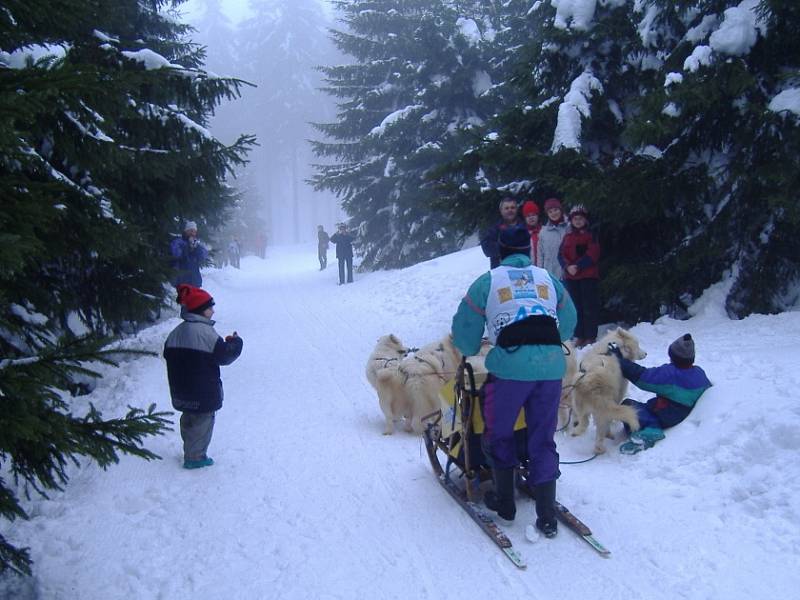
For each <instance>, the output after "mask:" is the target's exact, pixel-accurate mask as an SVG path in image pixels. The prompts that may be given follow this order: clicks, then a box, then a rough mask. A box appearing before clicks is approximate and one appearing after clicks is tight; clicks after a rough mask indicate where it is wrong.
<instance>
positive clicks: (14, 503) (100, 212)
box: [0, 0, 252, 573]
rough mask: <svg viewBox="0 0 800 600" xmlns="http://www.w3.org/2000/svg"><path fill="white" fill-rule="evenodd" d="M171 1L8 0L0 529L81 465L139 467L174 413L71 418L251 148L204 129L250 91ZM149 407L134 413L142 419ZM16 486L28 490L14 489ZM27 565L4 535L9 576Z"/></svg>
mask: <svg viewBox="0 0 800 600" xmlns="http://www.w3.org/2000/svg"><path fill="white" fill-rule="evenodd" d="M178 4H180V2H179V1H167V0H117V1H115V2H105V1H101V0H57V1H55V2H44V1H41V0H33V1H32V0H10V1H7V2H5V3H4V6H3V9H2V10H0V112H2V114H3V115H4V118H3V119H2V120H0V197H2V198H3V202H2V203H0V242H2V243H0V357H2V359H0V397H2V399H3V402H4V410H3V411H2V414H0V431H2V435H0V458H2V463H3V465H4V467H5V468H6V469H7V471H6V472H7V473H10V474H11V475H12V476H13V478H14V483H15V485H11V484H8V483H6V481H4V480H0V514H2V515H3V516H4V517H6V518H8V519H13V518H17V517H23V518H24V517H25V516H26V515H25V511H24V509H23V507H22V505H21V504H20V501H19V499H18V496H17V494H18V493H20V492H22V493H24V494H29V493H30V492H31V491H35V492H39V493H43V494H44V493H46V492H47V491H48V490H53V489H59V488H61V487H62V486H63V485H64V484H65V483H66V482H67V479H68V473H67V466H68V464H69V463H70V462H77V458H78V457H80V456H86V457H88V458H90V459H92V460H95V461H97V462H98V463H99V464H100V465H101V466H103V467H105V466H107V465H108V464H110V463H112V462H116V461H117V460H118V454H119V453H129V454H135V455H138V456H142V457H145V458H155V455H154V454H152V453H151V452H149V451H147V450H146V449H145V448H144V447H143V440H144V438H145V437H147V436H149V435H155V434H158V433H161V432H163V431H164V429H165V428H166V427H167V426H168V421H167V420H166V415H165V414H163V413H157V412H155V411H154V410H153V408H152V407H151V408H150V409H148V410H142V409H139V408H131V410H130V412H129V413H128V414H127V415H125V416H123V417H121V418H112V419H106V418H103V416H102V415H101V414H100V412H99V411H97V410H95V409H94V408H93V409H92V410H91V411H90V412H89V413H88V414H86V415H83V416H80V415H74V414H73V413H72V411H71V406H70V400H69V398H70V396H69V391H70V390H71V389H74V383H75V380H76V378H77V377H80V376H87V375H88V376H92V375H93V369H92V367H91V365H90V364H87V363H88V362H89V361H106V362H108V361H111V360H112V356H111V355H109V354H108V352H109V351H108V350H105V349H104V348H105V347H106V344H107V342H108V340H107V339H106V338H105V335H106V334H108V333H116V332H120V331H123V330H125V329H126V328H129V327H130V326H132V325H133V326H135V325H136V323H138V322H141V321H142V320H144V319H147V318H148V317H149V316H150V315H152V314H153V312H154V311H157V310H158V309H159V306H160V305H161V303H162V302H163V299H164V297H165V294H171V292H169V289H168V288H167V287H165V285H164V284H165V282H166V281H167V279H168V276H169V271H170V267H169V261H168V255H167V248H168V244H169V237H170V234H172V233H177V232H178V231H180V225H179V223H180V222H181V221H182V219H184V218H192V219H194V220H197V221H200V222H201V223H208V224H214V223H216V222H217V221H218V220H219V219H220V215H221V211H222V209H223V207H224V206H225V203H226V198H227V197H228V196H229V194H228V193H227V191H226V189H224V188H223V186H222V179H223V177H224V175H225V173H226V172H228V171H229V170H230V169H231V168H232V167H233V166H235V165H237V164H241V163H242V162H243V161H244V154H245V151H246V148H247V146H248V145H249V144H250V143H251V142H252V140H251V139H250V138H248V137H247V136H243V137H242V138H240V139H239V140H238V141H237V142H236V143H235V144H233V145H232V146H225V145H223V144H221V143H220V142H218V141H217V140H215V139H214V138H213V137H212V136H211V135H209V133H208V131H207V129H206V128H205V125H206V122H207V119H208V117H209V116H210V114H211V113H212V112H213V110H214V108H215V107H216V106H217V105H218V103H219V102H220V100H221V99H222V98H233V97H235V96H236V95H237V93H238V87H239V82H238V81H236V80H230V79H220V78H217V77H213V76H209V75H208V74H206V73H205V72H204V71H203V69H202V58H203V57H202V53H201V52H200V51H199V50H198V48H197V47H196V46H194V45H193V44H192V43H191V42H190V41H189V40H188V39H187V38H186V35H187V33H188V31H187V28H186V26H184V25H181V24H180V23H179V22H178V21H177V20H175V19H174V18H173V17H172V16H170V15H169V14H166V13H165V12H163V11H165V10H168V9H170V8H171V7H175V6H177V5H178ZM137 400H138V399H131V402H132V403H133V404H136V401H137ZM20 486H21V487H20ZM8 568H10V569H13V570H16V571H19V572H23V573H28V572H30V557H29V556H28V554H27V552H26V551H25V550H24V549H20V548H16V547H14V546H13V545H12V544H10V543H9V542H8V541H7V540H6V539H5V538H0V570H5V569H8Z"/></svg>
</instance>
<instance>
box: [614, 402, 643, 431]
mask: <svg viewBox="0 0 800 600" xmlns="http://www.w3.org/2000/svg"><path fill="white" fill-rule="evenodd" d="M611 418H612V419H614V420H616V421H622V422H623V423H625V424H626V425H627V426H628V427H630V428H631V431H639V427H640V425H639V417H638V415H637V414H636V409H635V408H633V407H632V406H627V405H626V404H617V405H616V406H615V407H614V409H613V410H612V411H611Z"/></svg>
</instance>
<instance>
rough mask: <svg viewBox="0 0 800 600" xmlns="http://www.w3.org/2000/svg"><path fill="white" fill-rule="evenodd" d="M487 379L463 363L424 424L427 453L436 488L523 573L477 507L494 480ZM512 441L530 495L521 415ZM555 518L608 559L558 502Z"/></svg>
mask: <svg viewBox="0 0 800 600" xmlns="http://www.w3.org/2000/svg"><path fill="white" fill-rule="evenodd" d="M486 377H487V374H486V373H485V372H478V373H476V372H475V370H474V369H473V366H472V365H471V364H470V363H469V362H468V360H467V359H466V358H465V359H463V360H462V361H461V363H460V365H459V367H458V369H457V371H456V377H455V381H454V382H448V383H447V384H445V386H443V388H442V389H441V391H440V400H441V405H442V406H441V411H439V413H438V414H436V413H434V415H433V416H429V418H428V419H427V427H426V430H425V434H424V439H425V449H426V451H427V454H428V459H429V460H430V463H431V468H432V469H433V472H434V474H435V475H436V477H437V479H438V481H439V483H440V484H441V485H442V486H443V487H444V488H445V490H447V492H448V493H449V494H450V495H451V496H452V497H453V499H455V500H456V502H457V503H458V504H459V505H460V506H461V507H462V508H463V509H464V510H465V511H466V512H467V513H468V514H469V515H470V517H471V518H472V519H473V520H475V521H476V523H478V525H479V526H480V527H481V529H482V530H483V531H484V532H485V533H486V534H487V535H488V536H489V537H490V538H491V539H492V541H494V542H495V544H497V546H498V547H500V549H501V550H502V551H503V552H504V553H505V554H506V556H508V558H509V559H510V560H511V561H512V562H514V564H515V565H517V566H518V567H520V568H525V562H524V560H523V559H522V557H520V555H519V554H518V553H517V552H516V550H515V549H514V548H513V546H512V544H511V541H510V540H509V539H508V537H507V536H506V535H505V534H504V533H503V532H502V530H501V529H500V527H499V526H498V525H497V523H496V522H495V521H494V518H493V516H491V514H490V513H489V512H488V511H487V510H486V509H485V508H483V507H482V505H481V504H479V501H480V499H479V490H478V486H479V485H480V483H481V482H484V481H491V479H492V470H491V467H490V465H489V461H488V460H487V458H486V455H485V454H484V452H483V449H482V447H481V436H482V434H483V432H484V428H485V424H484V421H483V415H482V413H481V404H480V395H479V392H478V389H479V387H478V386H479V385H481V384H482V383H483V382H484V381H485V379H486ZM514 440H515V445H516V448H517V456H519V457H520V468H519V471H518V483H519V485H520V486H522V487H520V489H521V490H522V491H525V492H528V488H527V483H526V481H525V477H526V476H527V470H528V469H527V466H528V465H527V461H528V457H527V431H526V425H525V418H524V414H523V413H520V416H519V417H518V418H517V422H516V424H515V425H514ZM440 456H441V459H440ZM442 460H443V461H444V462H442ZM528 493H529V492H528ZM556 517H557V518H558V520H559V521H560V522H561V523H563V524H564V525H565V526H566V527H567V528H568V529H570V530H571V531H573V532H574V533H576V534H577V535H579V536H580V537H581V538H582V539H583V540H584V541H586V542H587V543H588V544H589V545H591V546H592V547H593V548H594V549H595V550H596V551H597V552H598V553H599V554H601V555H602V556H609V555H610V552H609V551H608V550H607V549H606V548H605V547H604V546H603V545H602V544H601V543H600V542H599V541H598V540H597V539H596V538H595V537H594V536H593V535H592V532H591V530H590V529H589V528H588V527H587V526H586V525H585V524H584V523H583V522H582V521H581V520H580V519H578V518H577V517H576V516H575V515H574V514H572V513H571V512H570V511H569V510H568V509H567V508H566V507H564V506H563V505H562V504H560V503H558V502H556Z"/></svg>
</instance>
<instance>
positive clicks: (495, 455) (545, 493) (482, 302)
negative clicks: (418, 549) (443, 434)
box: [452, 226, 577, 537]
mask: <svg viewBox="0 0 800 600" xmlns="http://www.w3.org/2000/svg"><path fill="white" fill-rule="evenodd" d="M530 243H531V237H530V234H529V233H528V231H527V229H526V228H525V227H524V226H518V227H509V228H507V229H504V230H501V231H500V233H499V237H498V248H499V255H500V260H501V263H500V265H499V266H498V267H495V268H493V269H492V270H490V271H489V272H488V273H484V274H483V275H481V276H480V277H478V279H476V280H475V281H474V282H473V283H472V285H471V286H470V287H469V290H468V291H467V294H466V295H465V296H464V298H463V300H462V301H461V303H460V304H459V306H458V310H457V312H456V314H455V316H454V317H453V325H452V332H453V342H454V343H455V345H456V347H457V348H458V349H459V351H461V352H462V353H463V354H464V355H465V356H472V355H474V354H477V353H478V351H479V350H480V346H481V338H482V336H483V333H484V329H485V330H486V332H487V334H488V337H489V340H490V342H491V343H492V344H494V348H492V349H491V350H490V351H489V354H488V355H487V356H486V368H487V370H488V371H489V377H488V379H487V382H486V383H485V384H484V387H483V388H482V394H483V417H484V421H485V423H486V430H485V432H484V434H483V438H482V444H483V447H484V451H485V454H486V456H487V459H488V461H489V463H490V465H491V467H492V473H493V477H494V490H493V491H489V492H487V493H486V495H485V496H484V502H485V503H486V506H487V507H488V508H490V509H491V510H493V511H495V512H497V514H498V515H499V516H500V517H502V518H504V519H506V520H513V519H514V516H515V515H516V504H515V502H514V468H515V467H516V466H517V465H518V464H519V458H518V456H517V453H516V450H515V446H514V423H515V421H516V419H517V416H518V415H519V412H520V409H521V408H523V407H524V408H525V419H526V424H527V447H528V460H529V472H528V483H529V485H531V486H532V489H531V492H532V493H533V496H534V498H535V499H536V516H537V519H536V527H537V528H538V529H539V530H540V531H541V532H542V533H544V535H545V536H547V537H553V536H554V535H556V532H557V522H556V517H555V515H556V512H555V497H556V479H557V478H558V476H559V475H560V472H559V470H558V452H557V451H556V444H555V440H554V436H555V431H556V423H557V421H558V404H559V399H560V397H561V378H562V377H563V376H564V372H565V370H566V363H565V360H564V353H563V350H562V348H561V343H562V342H563V341H564V340H568V339H570V337H571V336H572V333H573V330H574V329H575V322H576V319H577V318H576V313H575V306H574V305H573V303H572V300H571V299H570V297H569V294H568V293H567V292H566V290H565V289H564V286H563V284H562V283H561V282H560V281H559V280H558V279H556V278H555V277H552V276H551V275H550V274H549V273H548V272H547V271H546V270H545V269H542V268H540V267H536V266H534V265H532V264H531V258H530V256H531V248H530Z"/></svg>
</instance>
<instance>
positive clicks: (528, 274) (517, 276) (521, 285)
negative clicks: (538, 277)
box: [508, 269, 539, 298]
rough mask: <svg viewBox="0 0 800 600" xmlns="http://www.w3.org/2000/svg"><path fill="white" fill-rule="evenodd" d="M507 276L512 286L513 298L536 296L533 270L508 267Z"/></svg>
mask: <svg viewBox="0 0 800 600" xmlns="http://www.w3.org/2000/svg"><path fill="white" fill-rule="evenodd" d="M508 278H509V279H510V280H511V285H512V286H514V298H538V297H539V295H538V294H537V293H536V288H538V287H539V286H537V285H535V284H534V281H533V271H531V270H530V269H525V270H523V269H509V270H508Z"/></svg>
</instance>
